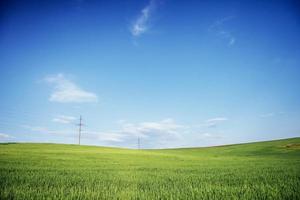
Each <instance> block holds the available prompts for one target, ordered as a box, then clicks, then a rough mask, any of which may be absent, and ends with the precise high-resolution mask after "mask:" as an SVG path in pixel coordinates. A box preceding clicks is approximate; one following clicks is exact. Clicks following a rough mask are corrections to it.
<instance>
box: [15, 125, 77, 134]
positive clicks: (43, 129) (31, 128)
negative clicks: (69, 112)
mask: <svg viewBox="0 0 300 200" xmlns="http://www.w3.org/2000/svg"><path fill="white" fill-rule="evenodd" d="M21 127H22V128H24V129H26V130H29V131H32V132H36V133H41V134H50V135H59V136H71V137H74V130H51V129H49V128H47V127H43V126H32V125H22V126H21Z"/></svg>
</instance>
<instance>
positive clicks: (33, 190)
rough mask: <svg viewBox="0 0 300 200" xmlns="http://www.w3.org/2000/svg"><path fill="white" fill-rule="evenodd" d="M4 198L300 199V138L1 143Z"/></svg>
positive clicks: (0, 196)
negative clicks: (115, 144) (152, 145)
mask: <svg viewBox="0 0 300 200" xmlns="http://www.w3.org/2000/svg"><path fill="white" fill-rule="evenodd" d="M0 199H22V200H23V199H184V200H185V199H288V200H290V199H300V138H293V139H285V140H277V141H269V142H257V143H249V144H238V145H228V146H220V147H208V148H185V149H165V150H130V149H119V148H106V147H94V146H78V145H61V144H1V145H0Z"/></svg>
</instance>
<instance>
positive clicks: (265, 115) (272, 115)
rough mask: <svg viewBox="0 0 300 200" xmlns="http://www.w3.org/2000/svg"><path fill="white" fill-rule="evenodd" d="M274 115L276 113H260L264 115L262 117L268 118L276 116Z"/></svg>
mask: <svg viewBox="0 0 300 200" xmlns="http://www.w3.org/2000/svg"><path fill="white" fill-rule="evenodd" d="M274 116H275V113H265V114H262V115H260V117H262V118H268V117H274Z"/></svg>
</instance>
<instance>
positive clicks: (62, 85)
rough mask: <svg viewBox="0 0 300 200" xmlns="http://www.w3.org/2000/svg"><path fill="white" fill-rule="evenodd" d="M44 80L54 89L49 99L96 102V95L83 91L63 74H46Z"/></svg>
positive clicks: (67, 101)
mask: <svg viewBox="0 0 300 200" xmlns="http://www.w3.org/2000/svg"><path fill="white" fill-rule="evenodd" d="M45 81H46V82H48V83H49V84H51V85H53V87H54V89H53V92H52V94H51V96H50V98H49V100H50V101H54V102H60V103H69V102H75V103H83V102H97V101H98V97H97V95H96V94H94V93H92V92H88V91H85V90H83V89H81V88H80V87H79V86H77V85H76V84H75V83H74V82H72V81H71V80H68V79H66V78H65V76H64V75H63V74H57V75H54V76H47V77H46V78H45Z"/></svg>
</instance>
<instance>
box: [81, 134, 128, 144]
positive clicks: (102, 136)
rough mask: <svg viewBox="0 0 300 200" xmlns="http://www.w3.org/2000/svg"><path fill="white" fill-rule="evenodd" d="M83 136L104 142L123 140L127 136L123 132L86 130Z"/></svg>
mask: <svg viewBox="0 0 300 200" xmlns="http://www.w3.org/2000/svg"><path fill="white" fill-rule="evenodd" d="M82 137H83V138H86V139H93V140H95V139H96V140H98V141H104V142H122V141H123V140H124V138H125V137H126V136H125V135H124V134H122V133H113V132H98V131H84V132H82Z"/></svg>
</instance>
